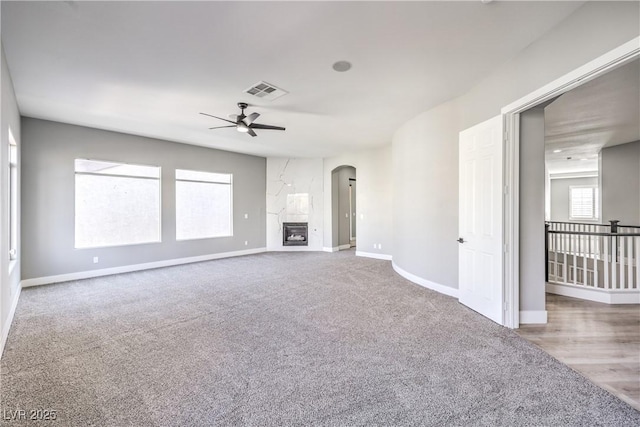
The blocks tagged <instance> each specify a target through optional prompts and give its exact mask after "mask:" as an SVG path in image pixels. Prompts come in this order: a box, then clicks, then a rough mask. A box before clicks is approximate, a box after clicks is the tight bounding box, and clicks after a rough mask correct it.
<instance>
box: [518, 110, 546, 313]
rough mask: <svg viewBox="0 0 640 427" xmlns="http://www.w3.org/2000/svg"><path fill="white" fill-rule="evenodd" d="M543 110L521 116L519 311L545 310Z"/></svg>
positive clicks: (529, 111)
mask: <svg viewBox="0 0 640 427" xmlns="http://www.w3.org/2000/svg"><path fill="white" fill-rule="evenodd" d="M544 181H545V174H544V108H543V107H536V108H532V109H530V110H528V111H525V112H524V113H522V114H521V115H520V310H521V311H541V310H544V309H545V277H544V263H545V256H544V239H545V236H544V234H545V233H544V197H545V196H544Z"/></svg>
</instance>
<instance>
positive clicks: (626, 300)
mask: <svg viewBox="0 0 640 427" xmlns="http://www.w3.org/2000/svg"><path fill="white" fill-rule="evenodd" d="M546 291H547V292H548V293H550V294H556V295H563V296H565V297H572V298H580V299H584V300H588V301H595V302H602V303H605V304H640V290H638V289H629V290H615V291H607V290H605V289H594V288H585V287H584V286H575V285H568V284H567V285H561V284H558V283H547V286H546Z"/></svg>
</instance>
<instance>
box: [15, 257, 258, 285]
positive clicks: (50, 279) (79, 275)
mask: <svg viewBox="0 0 640 427" xmlns="http://www.w3.org/2000/svg"><path fill="white" fill-rule="evenodd" d="M266 251H267V249H266V248H255V249H246V250H243V251H233V252H222V253H217V254H209V255H200V256H194V257H188V258H175V259H168V260H164V261H155V262H147V263H144V264H132V265H123V266H121V267H112V268H103V269H100V270H90V271H79V272H76V273H68V274H58V275H56V276H46V277H36V278H34V279H25V280H23V281H22V282H20V283H21V285H22V287H23V288H27V287H31V286H40V285H47V284H49V283H58V282H68V281H70V280H80V279H88V278H91V277H100V276H108V275H111V274H120V273H129V272H132V271H140V270H149V269H152V268H160V267H171V266H174V265H181V264H189V263H192V262H201V261H210V260H213V259H220V258H231V257H236V256H242V255H253V254H259V253H262V252H266Z"/></svg>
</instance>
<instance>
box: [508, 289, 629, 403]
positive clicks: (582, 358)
mask: <svg viewBox="0 0 640 427" xmlns="http://www.w3.org/2000/svg"><path fill="white" fill-rule="evenodd" d="M547 311H548V316H549V323H547V324H546V325H522V326H521V328H520V329H518V330H517V331H516V332H518V334H520V335H521V336H522V337H523V338H526V339H528V340H529V341H531V342H533V343H534V344H537V345H538V346H540V347H541V348H542V349H543V350H545V351H546V352H547V353H549V354H551V355H552V356H554V357H555V358H556V359H558V360H559V361H561V362H562V363H565V364H566V365H568V366H570V367H571V368H573V369H575V370H576V371H578V372H580V373H581V374H582V375H584V376H585V377H587V378H589V379H590V380H591V381H593V382H594V383H595V384H597V385H599V386H600V387H602V388H604V389H605V390H608V391H610V392H611V393H613V394H615V395H616V396H618V397H619V398H620V399H622V400H624V401H625V402H627V403H629V404H631V405H632V406H634V407H635V408H636V409H638V410H640V305H621V304H618V305H609V304H602V303H597V302H591V301H583V300H580V299H576V298H569V297H563V296H559V295H551V294H547Z"/></svg>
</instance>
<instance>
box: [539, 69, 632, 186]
mask: <svg viewBox="0 0 640 427" xmlns="http://www.w3.org/2000/svg"><path fill="white" fill-rule="evenodd" d="M544 113H545V114H544V116H545V158H546V163H547V168H548V170H549V173H552V174H557V173H574V172H586V171H597V170H598V154H599V153H600V150H602V148H604V147H612V146H614V145H619V144H626V143H628V142H633V141H638V140H640V60H635V61H633V62H630V63H629V64H626V65H624V66H622V67H620V68H617V69H615V70H613V71H610V72H608V73H607V74H605V75H603V76H601V77H598V78H597V79H594V80H592V81H590V82H588V83H585V84H584V85H582V86H579V87H577V88H576V89H574V90H572V91H570V92H567V93H565V94H564V95H562V96H560V97H559V98H558V99H556V100H555V101H553V102H552V103H551V104H549V105H548V106H547V107H546V108H545V109H544ZM554 150H562V151H561V152H559V153H554V152H553V151H554ZM569 157H570V158H569Z"/></svg>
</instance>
